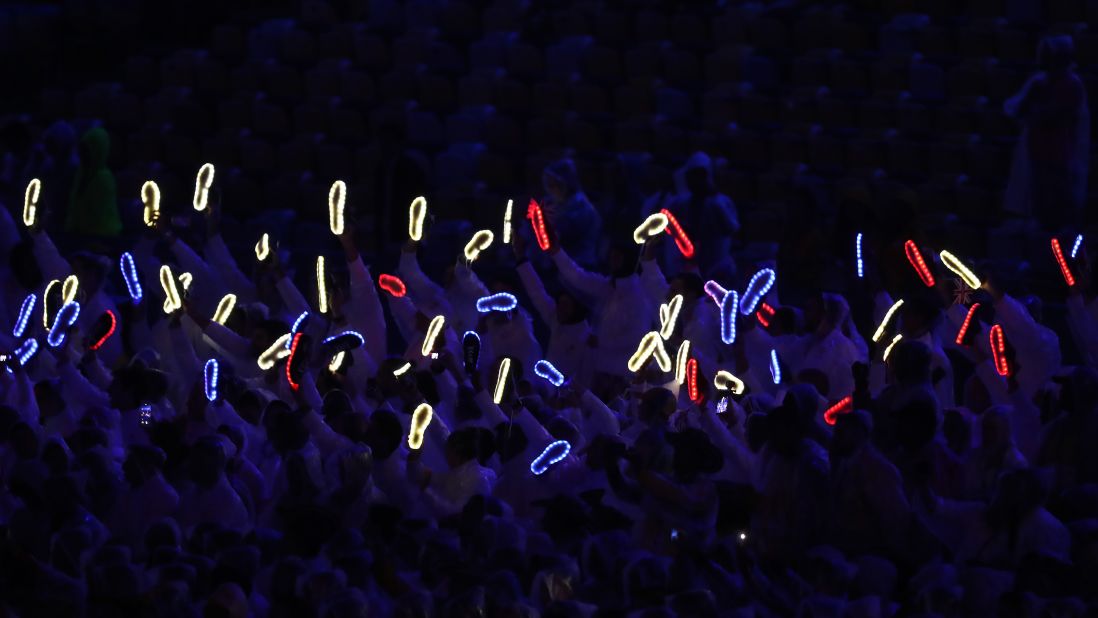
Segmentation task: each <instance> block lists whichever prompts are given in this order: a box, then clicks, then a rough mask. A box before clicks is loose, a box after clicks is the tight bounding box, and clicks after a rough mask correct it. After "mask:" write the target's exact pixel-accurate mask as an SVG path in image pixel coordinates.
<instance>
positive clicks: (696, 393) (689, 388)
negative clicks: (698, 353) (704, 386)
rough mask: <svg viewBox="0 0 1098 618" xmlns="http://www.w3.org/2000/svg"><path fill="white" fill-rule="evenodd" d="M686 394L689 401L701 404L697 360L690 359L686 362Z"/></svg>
mask: <svg viewBox="0 0 1098 618" xmlns="http://www.w3.org/2000/svg"><path fill="white" fill-rule="evenodd" d="M686 392H687V394H688V395H689V396H690V401H692V402H694V403H700V402H701V391H700V390H698V359H696V358H691V359H690V360H688V361H686Z"/></svg>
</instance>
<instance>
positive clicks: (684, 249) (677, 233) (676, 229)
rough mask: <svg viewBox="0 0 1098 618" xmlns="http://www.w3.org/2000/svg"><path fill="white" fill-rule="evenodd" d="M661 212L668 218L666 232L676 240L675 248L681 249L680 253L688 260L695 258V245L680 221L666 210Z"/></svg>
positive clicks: (663, 209)
mask: <svg viewBox="0 0 1098 618" xmlns="http://www.w3.org/2000/svg"><path fill="white" fill-rule="evenodd" d="M660 212H661V213H662V214H663V216H665V217H667V227H666V228H664V231H665V232H667V233H668V234H670V235H671V236H672V237H673V238H674V239H675V246H676V247H678V248H679V253H681V254H682V256H683V257H684V258H686V259H688V260H689V259H690V258H692V257H694V243H693V242H691V241H690V237H689V236H687V235H686V232H685V231H684V230H683V229H682V226H681V225H679V220H678V219H676V218H675V215H673V214H671V211H670V210H667V209H666V208H662V209H660Z"/></svg>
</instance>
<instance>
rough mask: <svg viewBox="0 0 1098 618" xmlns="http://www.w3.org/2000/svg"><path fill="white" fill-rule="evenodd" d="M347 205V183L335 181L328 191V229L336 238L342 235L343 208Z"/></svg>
mask: <svg viewBox="0 0 1098 618" xmlns="http://www.w3.org/2000/svg"><path fill="white" fill-rule="evenodd" d="M346 204H347V183H345V182H343V181H342V180H337V181H335V182H333V183H332V188H331V189H328V227H329V228H330V229H331V230H332V233H333V234H335V235H336V236H340V235H342V234H343V208H344V206H346Z"/></svg>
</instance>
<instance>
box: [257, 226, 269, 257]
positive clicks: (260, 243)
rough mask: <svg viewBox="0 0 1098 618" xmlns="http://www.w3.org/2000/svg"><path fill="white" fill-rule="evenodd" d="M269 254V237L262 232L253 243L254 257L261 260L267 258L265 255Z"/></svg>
mask: <svg viewBox="0 0 1098 618" xmlns="http://www.w3.org/2000/svg"><path fill="white" fill-rule="evenodd" d="M270 254H271V237H270V236H268V235H267V233H266V232H263V235H262V236H260V237H259V240H257V241H256V243H255V259H257V260H259V261H260V262H262V261H263V260H265V259H267V256H268V255H270Z"/></svg>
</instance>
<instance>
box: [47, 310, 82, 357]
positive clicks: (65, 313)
mask: <svg viewBox="0 0 1098 618" xmlns="http://www.w3.org/2000/svg"><path fill="white" fill-rule="evenodd" d="M79 317H80V303H77V302H71V303H65V305H64V306H62V307H61V309H60V310H58V312H57V316H55V317H54V318H53V326H51V327H50V332H49V334H48V335H46V343H48V344H50V347H51V348H56V347H58V346H60V345H61V344H63V343H65V337H66V336H68V334H69V328H71V327H72V325H73V324H75V323H76V320H77V319H78V318H79Z"/></svg>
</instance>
